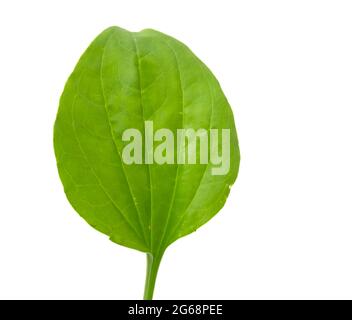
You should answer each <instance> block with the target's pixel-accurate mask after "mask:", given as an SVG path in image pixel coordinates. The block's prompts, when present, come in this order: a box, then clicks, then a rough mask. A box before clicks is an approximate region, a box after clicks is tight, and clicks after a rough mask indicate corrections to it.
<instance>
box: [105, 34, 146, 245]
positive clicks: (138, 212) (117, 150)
mask: <svg viewBox="0 0 352 320" xmlns="http://www.w3.org/2000/svg"><path fill="white" fill-rule="evenodd" d="M114 34H115V32H114V31H113V32H112V33H111V35H110V36H109V37H108V38H107V40H106V42H105V45H104V48H103V52H102V55H101V61H100V70H99V77H100V84H101V91H102V96H103V100H104V110H105V112H106V117H107V120H108V124H109V128H110V134H111V138H112V141H113V143H114V146H115V149H116V152H117V154H118V156H119V159H120V162H121V168H122V172H123V174H124V177H125V179H126V183H127V186H128V190H129V193H130V196H131V199H132V202H133V204H134V206H135V208H136V212H137V216H138V219H137V220H138V225H139V227H140V229H141V231H142V235H143V239H144V241H145V244H146V246H147V247H148V246H149V245H148V240H147V238H146V236H145V234H144V228H143V224H142V221H141V213H140V211H139V209H138V206H137V203H136V201H135V196H134V194H133V192H132V189H131V186H130V183H129V180H128V176H127V173H126V169H125V166H124V163H123V160H122V156H121V154H120V150H119V148H118V146H117V144H116V140H115V137H114V132H113V129H112V124H111V121H110V115H109V111H108V109H107V105H106V97H105V91H104V82H103V75H102V70H103V64H104V57H105V51H106V47H107V45H108V42H109V40H110V39H111V38H112V37H113V35H114Z"/></svg>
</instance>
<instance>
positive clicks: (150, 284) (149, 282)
mask: <svg viewBox="0 0 352 320" xmlns="http://www.w3.org/2000/svg"><path fill="white" fill-rule="evenodd" d="M163 253H164V252H161V254H158V255H153V254H152V253H147V275H146V278H145V287H144V300H152V299H153V293H154V287H155V280H156V276H157V274H158V270H159V266H160V262H161V259H162V257H163Z"/></svg>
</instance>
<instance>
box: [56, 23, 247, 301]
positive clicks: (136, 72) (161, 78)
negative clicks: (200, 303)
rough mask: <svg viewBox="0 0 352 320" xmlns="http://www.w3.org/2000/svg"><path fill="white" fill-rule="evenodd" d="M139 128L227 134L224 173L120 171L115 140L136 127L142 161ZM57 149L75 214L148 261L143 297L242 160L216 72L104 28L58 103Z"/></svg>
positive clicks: (144, 167) (202, 167)
mask: <svg viewBox="0 0 352 320" xmlns="http://www.w3.org/2000/svg"><path fill="white" fill-rule="evenodd" d="M146 121H152V123H153V129H154V132H155V131H156V130H158V129H161V128H167V129H169V130H171V132H172V133H174V135H175V136H176V135H177V129H182V128H193V129H194V130H198V129H201V128H203V129H206V130H210V129H219V130H220V129H229V130H230V150H229V152H230V158H229V159H230V168H229V170H228V172H227V173H226V174H223V175H214V174H213V173H214V172H213V171H212V170H213V169H214V165H213V164H212V163H209V162H208V163H207V164H206V163H203V164H200V163H198V162H197V163H196V164H191V163H186V164H177V163H174V164H158V163H155V162H154V163H146V161H143V164H126V162H125V161H123V156H122V154H123V152H124V148H125V147H126V146H127V145H128V142H126V141H123V139H122V135H123V133H124V131H125V130H126V129H130V128H135V129H138V130H139V131H140V132H141V133H142V134H143V136H142V139H143V145H144V147H143V148H144V149H143V154H144V153H145V152H147V153H148V151H146V147H145V144H146V143H147V141H146V138H147V136H146V134H145V130H146V124H148V123H150V122H146ZM160 143H162V142H156V143H155V145H154V150H155V149H156V148H157V147H158V144H159V146H160V148H159V151H160V149H162V146H161V145H160ZM54 148H55V155H56V159H57V166H58V171H59V174H60V178H61V181H62V183H63V185H64V189H65V193H66V196H67V198H68V200H69V202H70V203H71V205H72V206H73V208H74V209H75V210H76V211H77V212H78V213H79V214H80V215H81V216H82V217H83V218H84V219H85V220H86V221H87V222H88V223H89V224H90V225H91V226H93V227H94V228H95V229H97V230H99V231H101V232H103V233H104V234H106V235H108V236H109V237H110V239H111V240H112V241H114V242H116V243H118V244H120V245H123V246H126V247H129V248H133V249H137V250H140V251H143V252H146V253H147V257H148V259H147V261H148V272H147V279H146V289H145V298H146V299H151V298H152V294H153V289H154V284H155V278H156V274H157V271H158V267H159V263H160V261H161V258H162V255H163V253H164V251H165V249H166V248H167V247H168V246H169V245H170V244H171V243H172V242H174V241H175V240H177V239H178V238H180V237H182V236H185V235H187V234H189V233H191V232H193V231H195V230H196V229H197V228H199V227H200V226H201V225H203V224H204V223H206V222H207V221H208V220H209V219H211V218H212V217H213V216H214V215H215V214H216V213H217V212H218V211H219V210H220V209H221V208H222V207H223V205H224V203H225V201H226V198H227V196H228V194H229V191H230V187H231V186H232V184H233V183H234V181H235V179H236V176H237V172H238V168H239V162H240V154H239V148H238V141H237V135H236V130H235V125H234V119H233V114H232V111H231V108H230V106H229V104H228V102H227V100H226V98H225V96H224V94H223V92H222V90H221V88H220V86H219V83H218V82H217V80H216V79H215V77H214V76H213V74H212V73H211V72H210V70H209V69H208V68H207V67H206V66H205V65H204V64H203V63H202V62H201V61H200V60H199V59H198V58H197V57H196V56H195V55H194V54H193V53H192V52H191V51H190V49H188V47H186V46H185V45H184V44H182V43H181V42H179V41H177V40H175V39H174V38H171V37H170V36H167V35H165V34H162V33H160V32H157V31H154V30H149V29H148V30H143V31H141V32H129V31H126V30H123V29H121V28H118V27H111V28H108V29H106V30H105V31H103V32H102V33H101V34H100V35H99V36H98V37H97V38H96V39H95V40H94V41H93V42H92V44H91V45H90V46H89V47H88V49H87V50H86V51H85V52H84V54H83V55H82V57H81V58H80V60H79V62H78V64H77V66H76V67H75V69H74V71H73V73H72V74H71V76H70V77H69V79H68V81H67V83H66V86H65V89H64V92H63V94H62V96H61V99H60V106H59V110H58V113H57V118H56V122H55V128H54ZM173 148H174V149H175V152H177V149H176V143H175V146H174V147H173ZM221 152H225V150H221V144H220V147H219V153H221ZM159 153H160V154H162V152H161V151H160V152H159ZM210 153H214V150H211V151H210ZM199 156H200V151H199V149H197V151H196V157H197V159H199ZM143 158H144V157H143ZM143 160H145V159H143Z"/></svg>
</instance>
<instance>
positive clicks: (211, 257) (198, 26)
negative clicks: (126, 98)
mask: <svg viewBox="0 0 352 320" xmlns="http://www.w3.org/2000/svg"><path fill="white" fill-rule="evenodd" d="M351 17H352V3H351V1H337V0H333V1H332V0H331V1H323V0H319V1H312V0H304V1H300V0H295V1H283V0H278V1H262V0H258V1H250V0H243V1H233V0H232V1H224V0H223V1H221V0H217V1H213V0H212V1H205V0H202V1H190V0H184V1H181V0H177V1H165V0H158V1H152V0H151V1H145V0H143V1H132V0H128V1H116V0H115V1H103V0H99V1H88V0H80V1H78V0H76V1H63V0H60V1H16V0H13V1H6V2H5V1H2V2H1V4H0V40H1V42H0V87H1V91H0V141H1V144H0V156H1V157H0V188H1V190H0V194H1V198H0V298H6V299H10V298H20V299H25V298H31V299H39V298H40V299H54V298H55V299H56V298H57V299H76V298H77V299H93V298H96V299H139V298H141V297H142V292H143V286H144V276H145V256H144V255H143V254H142V253H140V252H137V251H134V250H130V249H127V248H124V247H121V246H118V245H116V244H114V243H112V242H110V241H109V240H108V239H107V237H106V236H104V235H102V234H100V233H98V232H96V231H95V230H94V229H92V228H91V227H90V226H88V225H87V224H86V223H85V222H84V221H83V220H82V219H81V218H80V217H79V216H78V214H76V213H75V212H74V210H73V209H72V208H71V206H70V205H69V203H68V202H67V200H66V198H65V195H64V192H63V188H62V185H61V182H60V180H59V177H58V174H57V170H56V162H55V157H54V153H53V146H52V128H53V123H54V119H55V115H56V111H57V106H58V100H59V97H60V94H61V92H62V89H63V86H64V83H65V81H66V79H67V77H68V75H69V74H70V72H71V71H72V69H73V67H74V66H75V64H76V62H77V59H78V58H79V56H80V55H81V53H82V52H83V50H84V49H85V48H86V47H87V46H88V44H89V43H90V42H91V40H92V39H93V38H94V37H95V36H96V35H97V34H98V33H100V32H101V31H102V30H103V29H105V28H106V27H109V26H111V25H118V26H120V27H123V28H126V29H128V30H131V31H138V30H141V29H144V28H154V29H157V30H160V31H162V32H164V33H167V34H170V35H172V36H174V37H176V38H177V39H179V40H181V41H183V42H184V43H186V44H187V45H188V46H189V47H190V48H191V49H192V50H193V51H194V52H195V53H196V54H197V55H198V56H199V57H200V58H201V59H202V60H203V61H204V62H205V63H206V64H207V65H208V66H209V67H210V69H211V70H212V71H213V72H214V74H215V75H216V76H217V78H218V80H219V81H220V83H221V85H222V87H223V90H224V92H225V94H226V95H227V97H228V100H229V102H230V104H231V105H232V107H233V110H234V113H235V118H236V125H237V128H238V135H239V139H240V147H241V153H242V163H241V168H240V174H239V177H238V180H237V182H236V184H235V186H234V187H233V189H232V192H231V194H230V197H229V199H228V201H227V203H226V205H225V207H224V208H223V210H222V211H221V212H220V213H219V214H218V215H217V216H216V217H215V218H214V219H213V220H212V221H210V222H209V223H208V224H207V225H205V226H204V227H202V228H200V229H199V230H198V231H197V232H195V233H193V234H192V235H190V236H188V237H185V238H183V239H181V240H179V241H177V242H176V243H175V244H173V245H172V246H171V247H170V248H169V249H168V250H167V252H166V254H165V256H164V260H163V262H162V265H161V268H160V272H159V277H158V281H157V287H156V291H155V298H157V299H291V298H292V299H310V298H315V299H319V298H334V299H335V298H342V299H344V298H352V272H351V270H352V254H351V252H352V194H351V192H352V147H351V138H352V125H351V122H352V19H351Z"/></svg>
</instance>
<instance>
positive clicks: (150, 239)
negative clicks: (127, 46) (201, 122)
mask: <svg viewBox="0 0 352 320" xmlns="http://www.w3.org/2000/svg"><path fill="white" fill-rule="evenodd" d="M130 35H131V38H132V41H133V45H134V50H135V54H136V60H137V76H138V88H139V90H138V91H139V99H140V105H141V114H142V120H143V130H144V132H145V117H144V109H143V94H142V84H141V70H140V62H139V51H138V45H137V40H136V38H135V36H134V34H133V33H132V32H131V33H130ZM144 139H145V137H144ZM146 166H147V171H148V180H149V192H150V195H149V198H150V220H149V226H147V228H148V230H149V243H150V251H153V239H152V217H153V193H152V177H151V173H150V167H149V164H146ZM146 233H147V231H146Z"/></svg>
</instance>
